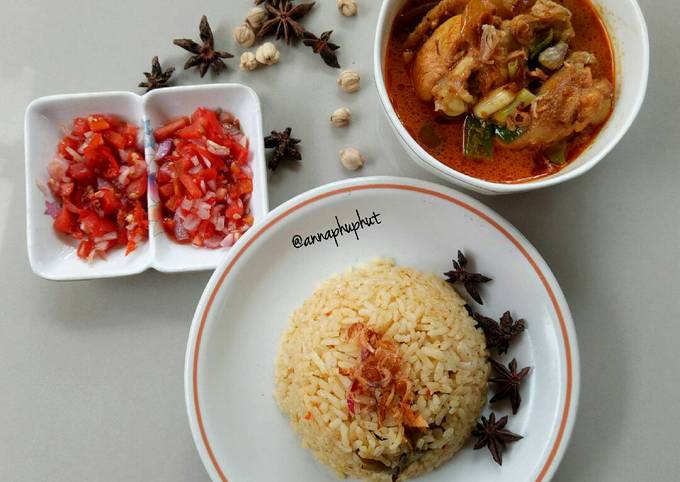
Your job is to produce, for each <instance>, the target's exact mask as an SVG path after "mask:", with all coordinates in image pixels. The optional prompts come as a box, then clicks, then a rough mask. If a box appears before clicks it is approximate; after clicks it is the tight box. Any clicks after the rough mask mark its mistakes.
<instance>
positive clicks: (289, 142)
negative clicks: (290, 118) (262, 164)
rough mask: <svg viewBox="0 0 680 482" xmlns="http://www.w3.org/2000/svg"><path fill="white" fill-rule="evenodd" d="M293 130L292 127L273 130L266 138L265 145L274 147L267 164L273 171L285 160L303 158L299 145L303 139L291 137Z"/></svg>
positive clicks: (269, 147) (270, 147) (268, 147)
mask: <svg viewBox="0 0 680 482" xmlns="http://www.w3.org/2000/svg"><path fill="white" fill-rule="evenodd" d="M291 132H292V129H291V128H290V127H286V128H285V129H284V130H283V131H282V132H276V131H272V132H271V134H270V135H268V136H266V137H265V138H264V147H265V148H267V149H274V153H273V154H272V157H271V159H270V160H269V163H268V164H267V167H268V168H269V169H271V170H272V171H275V170H276V168H277V167H279V164H280V163H281V161H283V160H286V159H292V160H295V161H300V160H302V154H300V149H299V147H298V144H299V143H300V142H301V141H300V139H296V138H294V137H291V136H290V134H291Z"/></svg>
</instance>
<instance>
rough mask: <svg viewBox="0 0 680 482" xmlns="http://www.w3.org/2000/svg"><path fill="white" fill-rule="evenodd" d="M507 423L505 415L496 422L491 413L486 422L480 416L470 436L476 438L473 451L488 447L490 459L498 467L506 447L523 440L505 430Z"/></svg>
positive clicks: (519, 436)
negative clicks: (491, 458)
mask: <svg viewBox="0 0 680 482" xmlns="http://www.w3.org/2000/svg"><path fill="white" fill-rule="evenodd" d="M507 423H508V417H507V415H506V416H505V417H502V418H500V419H499V420H498V421H496V414H495V413H494V412H491V414H490V415H489V418H488V420H487V419H486V417H484V416H483V415H482V419H481V421H479V422H477V426H476V427H475V429H474V430H473V431H472V434H473V435H474V436H475V437H478V439H477V442H476V443H475V446H474V449H475V450H479V449H481V448H484V447H488V448H489V452H491V457H493V459H494V461H495V462H496V463H497V464H498V465H503V450H505V447H506V445H507V444H509V443H512V442H517V441H518V440H522V439H523V438H524V437H522V436H521V435H517V434H516V433H513V432H511V431H510V430H506V429H505V426H506V425H507Z"/></svg>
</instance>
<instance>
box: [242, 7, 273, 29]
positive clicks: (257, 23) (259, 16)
mask: <svg viewBox="0 0 680 482" xmlns="http://www.w3.org/2000/svg"><path fill="white" fill-rule="evenodd" d="M268 18H269V14H268V13H267V10H266V9H265V8H263V7H253V8H251V9H250V11H249V12H248V15H246V23H247V24H248V25H249V26H250V28H252V29H253V30H254V31H256V32H257V31H258V30H260V28H261V27H262V24H263V23H265V22H266V21H267V19H268Z"/></svg>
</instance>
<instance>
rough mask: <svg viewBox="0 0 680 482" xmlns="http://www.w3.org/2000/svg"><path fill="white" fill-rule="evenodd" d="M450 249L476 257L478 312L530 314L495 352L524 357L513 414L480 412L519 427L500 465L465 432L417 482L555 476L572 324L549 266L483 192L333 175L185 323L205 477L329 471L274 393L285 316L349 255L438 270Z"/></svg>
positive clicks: (281, 218) (572, 408)
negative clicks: (525, 372) (478, 196)
mask: <svg viewBox="0 0 680 482" xmlns="http://www.w3.org/2000/svg"><path fill="white" fill-rule="evenodd" d="M362 220H363V221H362ZM341 226H343V227H345V228H344V229H343V228H341ZM459 249H460V250H462V251H464V252H465V253H466V254H471V255H472V256H474V263H475V268H476V269H475V270H476V271H479V272H481V273H485V274H489V275H491V276H492V277H493V281H492V282H490V283H488V284H487V285H485V286H484V288H483V289H484V291H483V293H484V305H483V306H478V305H476V306H475V309H476V310H478V311H480V312H481V313H482V314H484V315H485V316H488V317H492V318H496V319H498V318H499V317H500V316H501V314H502V313H504V312H505V311H508V310H509V311H511V313H512V314H513V315H515V316H516V317H521V318H524V319H525V320H526V323H527V327H526V331H525V332H524V333H523V334H522V336H521V337H519V338H518V340H517V341H516V342H514V344H513V345H512V347H511V350H510V352H509V353H508V354H507V355H503V356H502V357H501V360H503V361H505V362H506V363H507V361H509V360H510V359H511V358H517V360H518V362H519V363H520V364H521V365H520V366H530V367H531V374H530V376H529V377H528V378H527V379H526V381H525V382H524V383H523V385H522V399H523V402H522V409H521V410H520V411H519V412H518V413H517V415H514V416H513V415H511V412H510V411H509V410H508V409H507V407H505V408H497V407H495V406H494V407H490V406H489V405H487V406H486V407H485V408H484V409H483V411H482V414H483V415H488V414H489V413H490V411H492V410H493V411H495V412H496V413H497V414H498V415H506V414H507V415H510V421H509V423H508V427H507V428H509V429H510V430H512V431H513V432H516V433H519V434H521V435H523V436H524V438H523V439H522V440H521V441H519V442H517V443H515V444H512V445H510V446H508V448H507V449H506V451H505V452H504V455H503V465H502V466H498V465H496V464H495V463H493V461H492V460H491V457H490V456H489V454H488V452H486V450H484V451H482V450H479V451H475V450H472V445H473V441H474V440H473V437H471V438H470V440H469V441H468V443H467V445H466V446H465V447H464V448H463V449H462V450H461V451H459V452H458V453H457V454H455V455H454V456H453V458H451V459H450V460H449V461H448V462H445V463H444V464H443V465H442V466H441V467H439V468H438V469H436V470H434V471H432V472H430V473H428V474H426V475H423V476H421V477H419V478H418V479H417V480H423V481H430V482H439V481H441V482H443V481H451V480H467V479H470V480H480V481H481V480H484V481H487V480H488V481H495V480H498V481H500V480H504V481H506V480H512V481H537V482H540V481H547V480H550V479H551V478H552V476H553V474H554V473H555V470H556V469H557V466H558V465H559V463H560V460H561V459H562V456H563V454H564V451H565V450H566V447H567V444H568V442H569V438H570V436H571V432H572V428H573V424H574V420H575V417H576V410H577V404H578V394H579V383H580V375H579V373H580V372H579V357H578V348H577V341H576V334H575V330H574V326H573V322H572V319H571V315H570V312H569V308H568V306H567V302H566V300H565V298H564V296H563V294H562V291H561V289H560V287H559V285H558V283H557V281H556V280H555V277H554V276H553V274H552V273H551V271H550V269H549V267H548V266H547V265H546V263H545V261H544V260H543V259H542V258H541V256H540V255H539V254H538V252H537V251H536V249H534V247H533V246H531V244H530V243H529V242H528V241H527V240H526V239H525V238H524V237H523V236H522V235H521V234H520V233H519V232H518V231H517V230H516V229H515V228H514V227H513V226H512V225H510V224H509V223H508V222H507V221H505V220H504V219H502V218H501V217H500V216H499V215H498V214H496V213H494V212H493V211H492V210H490V209H489V208H487V207H486V206H484V205H483V204H481V203H480V202H478V201H476V200H475V199H473V198H471V197H469V196H467V195H464V194H461V193H459V192H457V191H455V190H453V189H450V188H447V187H443V186H440V185H438V184H433V183H428V182H424V181H418V180H412V179H404V178H393V177H370V178H358V179H352V180H347V181H340V182H336V183H332V184H328V185H325V186H322V187H319V188H316V189H313V190H311V191H308V192H306V193H304V194H301V195H299V196H297V197H295V198H293V199H291V200H290V201H288V202H286V203H284V204H282V205H281V206H279V207H278V208H276V209H274V210H273V211H272V212H270V213H269V214H268V215H267V216H266V217H265V218H263V220H262V221H261V222H259V223H258V224H256V226H254V227H253V228H252V229H250V230H249V231H248V232H247V233H246V235H245V236H244V237H243V238H242V239H240V240H239V241H238V243H237V244H236V245H235V246H234V248H233V249H232V250H230V252H229V253H228V254H227V255H226V256H225V258H224V259H223V260H222V262H221V263H220V265H219V266H218V268H217V269H216V270H215V272H214V274H213V276H212V277H211V279H210V281H209V282H208V284H207V286H206V288H205V291H204V293H203V295H202V297H201V299H200V301H199V303H198V306H197V309H196V312H195V315H194V319H193V322H192V325H191V330H190V334H189V340H188V345H187V352H186V362H185V374H184V376H185V379H184V381H185V399H186V405H187V413H188V417H189V424H190V427H191V430H192V434H193V438H194V442H195V444H196V447H197V450H198V452H199V454H200V456H201V459H202V461H203V463H204V465H205V468H206V470H207V472H208V473H209V475H210V477H211V478H212V480H213V481H226V480H229V481H240V480H248V481H269V480H277V481H280V482H284V481H291V482H292V481H300V480H313V481H333V480H337V478H336V476H335V475H334V474H333V473H332V472H331V471H330V470H328V469H327V468H326V467H325V466H323V465H322V464H320V463H319V462H317V461H316V460H315V459H314V457H313V455H312V454H311V452H309V451H308V450H307V449H305V448H302V447H301V445H300V439H299V437H298V436H297V434H296V433H294V431H293V430H292V428H291V427H290V424H289V422H288V420H287V418H286V417H285V416H284V415H283V414H282V412H281V411H280V410H279V409H278V406H277V404H276V401H275V399H274V365H275V359H276V356H277V351H278V347H279V343H280V339H281V335H282V333H283V331H284V330H285V328H286V326H287V323H288V318H289V316H290V314H291V313H292V311H293V310H294V309H295V308H297V307H298V306H300V305H301V304H302V302H303V301H304V300H305V299H306V298H308V297H309V296H310V295H311V294H312V293H313V291H314V289H315V288H316V287H317V286H318V285H319V284H320V283H321V282H322V281H324V280H325V279H327V278H328V277H330V276H331V275H333V274H337V273H341V272H344V271H345V270H346V269H347V268H349V267H351V266H354V265H357V264H361V263H365V262H369V261H372V260H373V259H376V258H391V259H393V260H394V261H395V262H396V263H397V264H399V265H404V266H409V267H412V268H415V269H417V270H419V271H422V272H426V273H438V274H440V273H443V272H445V271H448V270H450V269H451V259H452V258H454V257H455V256H456V253H457V251H458V250H459ZM506 358H507V360H506ZM501 407H502V406H501Z"/></svg>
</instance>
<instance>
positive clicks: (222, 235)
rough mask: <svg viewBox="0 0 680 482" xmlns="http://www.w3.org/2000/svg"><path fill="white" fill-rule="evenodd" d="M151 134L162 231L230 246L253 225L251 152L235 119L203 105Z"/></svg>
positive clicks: (194, 241)
mask: <svg viewBox="0 0 680 482" xmlns="http://www.w3.org/2000/svg"><path fill="white" fill-rule="evenodd" d="M154 137H155V138H156V141H157V142H159V145H158V149H157V151H156V162H157V163H158V174H157V176H156V180H157V182H158V194H159V197H160V201H161V206H162V213H163V227H164V229H165V231H166V232H167V233H168V234H169V235H170V236H171V237H172V238H174V239H175V240H177V241H178V242H180V243H191V244H193V245H194V246H201V247H206V248H220V247H227V246H231V245H233V244H234V243H235V242H236V240H237V239H239V237H241V235H243V233H245V232H246V231H247V230H248V228H250V227H251V226H252V225H253V215H252V214H251V211H250V197H251V195H252V192H253V173H252V170H251V169H250V165H249V154H250V151H249V147H248V139H247V138H246V136H245V135H244V134H243V133H242V132H241V127H240V124H239V121H238V119H236V118H235V117H234V116H233V115H231V114H229V113H227V112H223V111H219V110H218V111H215V110H211V109H207V108H204V107H201V108H198V109H196V111H195V112H194V113H193V114H191V117H178V118H175V119H172V120H170V121H169V122H168V123H166V124H165V125H163V126H161V127H159V128H158V129H156V131H155V132H154Z"/></svg>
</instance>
